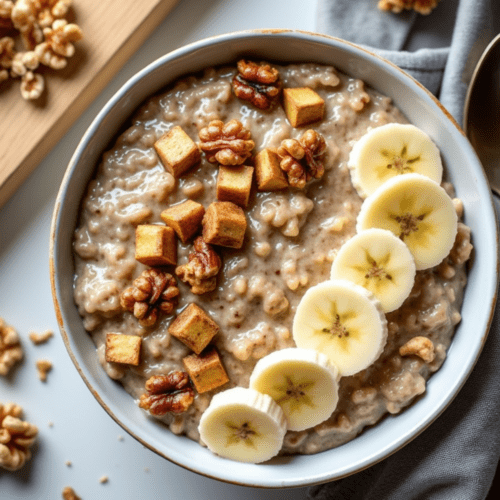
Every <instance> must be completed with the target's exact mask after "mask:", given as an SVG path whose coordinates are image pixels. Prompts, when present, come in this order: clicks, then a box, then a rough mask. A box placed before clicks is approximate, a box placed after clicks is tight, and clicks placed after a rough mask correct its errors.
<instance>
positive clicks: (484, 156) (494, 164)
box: [463, 34, 500, 196]
mask: <svg viewBox="0 0 500 500" xmlns="http://www.w3.org/2000/svg"><path fill="white" fill-rule="evenodd" d="M463 127H464V131H465V134H466V135H467V137H468V138H469V140H470V142H471V144H472V146H473V147H474V149H475V150H476V153H477V155H478V156H479V159H480V160H481V163H482V164H483V167H484V170H485V172H486V176H487V177H488V180H489V182H490V187H491V189H492V190H493V192H494V193H496V194H497V195H498V196H500V34H499V35H497V36H496V37H495V38H494V39H493V40H492V41H491V42H490V44H489V45H488V46H487V47H486V49H485V51H484V52H483V54H482V56H481V58H480V59H479V62H478V63H477V66H476V69H475V70H474V73H473V75H472V79H471V82H470V85H469V88H468V90H467V96H466V98H465V105H464V122H463Z"/></svg>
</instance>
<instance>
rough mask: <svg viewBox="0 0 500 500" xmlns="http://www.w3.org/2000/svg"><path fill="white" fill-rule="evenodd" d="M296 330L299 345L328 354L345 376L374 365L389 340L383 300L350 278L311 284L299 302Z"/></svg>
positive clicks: (294, 329) (295, 319) (296, 340)
mask: <svg viewBox="0 0 500 500" xmlns="http://www.w3.org/2000/svg"><path fill="white" fill-rule="evenodd" d="M292 330H293V338H294V340H295V343H296V345H297V347H301V348H304V349H316V350H317V351H319V352H321V353H323V354H325V355H326V356H327V357H328V359H329V360H330V361H331V362H332V363H333V364H334V365H336V366H337V368H338V370H339V372H340V374H341V375H342V376H349V375H354V374H355V373H357V372H359V371H361V370H364V369H365V368H367V367H368V366H370V365H371V364H372V363H373V362H374V361H375V360H376V359H377V358H378V357H379V356H380V354H382V351H383V350H384V346H385V343H386V341H387V321H386V319H385V315H384V313H383V310H382V306H381V305H380V302H379V301H378V300H377V299H376V298H375V296H374V295H373V294H372V293H371V292H370V291H369V290H367V289H366V288H363V287H362V286H359V285H356V284H355V283H352V282H351V281H347V280H330V281H324V282H323V283H320V284H319V285H315V286H313V287H311V288H309V290H307V292H306V293H305V294H304V296H303V297H302V299H301V301H300V302H299V305H298V306H297V311H296V312H295V317H294V320H293V327H292Z"/></svg>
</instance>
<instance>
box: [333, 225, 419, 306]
mask: <svg viewBox="0 0 500 500" xmlns="http://www.w3.org/2000/svg"><path fill="white" fill-rule="evenodd" d="M415 272H416V271H415V261H414V259H413V256H412V254H411V252H410V250H409V249H408V247H407V246H406V245H405V244H404V243H403V242H402V241H401V240H400V239H399V238H398V237H397V236H395V235H394V234H393V233H391V231H387V230H386V229H377V228H372V229H366V230H365V231H361V232H360V233H358V234H356V235H355V236H353V237H352V238H351V239H350V240H348V241H347V242H346V243H344V244H343V245H342V246H341V247H340V250H339V252H338V254H337V256H336V257H335V260H334V261H333V264H332V271H331V278H332V279H345V280H349V281H352V282H353V283H356V284H358V285H361V286H362V287H364V288H367V289H368V290H370V291H371V292H372V293H373V295H375V297H377V299H378V300H379V301H380V303H381V305H382V309H383V310H384V312H386V313H387V312H391V311H394V310H395V309H397V308H398V307H400V306H401V304H402V303H403V302H404V301H405V299H406V298H407V297H408V295H410V292H411V289H412V288H413V283H414V282H415Z"/></svg>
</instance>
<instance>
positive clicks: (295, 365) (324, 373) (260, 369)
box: [250, 347, 339, 431]
mask: <svg viewBox="0 0 500 500" xmlns="http://www.w3.org/2000/svg"><path fill="white" fill-rule="evenodd" d="M338 379H339V373H338V370H337V368H336V367H335V366H334V365H332V364H331V363H330V361H329V359H328V358H327V357H326V356H325V355H324V354H321V353H320V352H317V351H315V350H313V349H299V348H295V347H291V348H288V349H282V350H281V351H274V352H272V353H271V354H269V355H267V356H266V357H264V358H262V359H260V360H259V361H258V362H257V364H256V365H255V368H254V370H253V372H252V375H251V376H250V388H251V389H255V390H256V391H258V392H261V393H263V394H268V395H269V396H271V397H272V398H273V399H274V401H276V403H278V404H279V405H280V406H281V409H282V410H283V412H284V414H285V416H286V419H287V422H288V429H289V430H292V431H302V430H304V429H308V428H309V427H313V426H315V425H317V424H320V423H321V422H323V421H324V420H326V419H327V418H328V417H329V416H330V415H331V414H332V413H333V410H335V408H336V406H337V402H338V400H339V396H338Z"/></svg>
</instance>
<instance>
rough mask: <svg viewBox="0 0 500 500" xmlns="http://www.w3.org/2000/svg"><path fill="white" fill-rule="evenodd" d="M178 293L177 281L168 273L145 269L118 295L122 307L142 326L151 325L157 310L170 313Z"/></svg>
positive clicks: (156, 316)
mask: <svg viewBox="0 0 500 500" xmlns="http://www.w3.org/2000/svg"><path fill="white" fill-rule="evenodd" d="M178 295H179V289H178V288H177V281H176V280H175V278H174V277H173V276H172V275H171V274H169V273H164V272H162V271H158V270H157V269H146V271H143V272H142V274H141V275H140V276H139V277H138V278H136V279H135V280H134V282H133V286H131V287H128V288H127V289H125V290H124V291H123V293H122V294H121V296H120V303H121V305H122V307H123V308H124V309H126V310H127V311H130V312H132V313H133V314H134V316H135V317H136V318H137V319H138V320H139V324H140V325H142V326H152V325H154V324H155V323H156V320H157V319H158V314H159V311H162V312H164V313H165V314H170V313H171V312H172V311H173V310H174V303H175V301H176V297H177V296H178Z"/></svg>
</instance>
